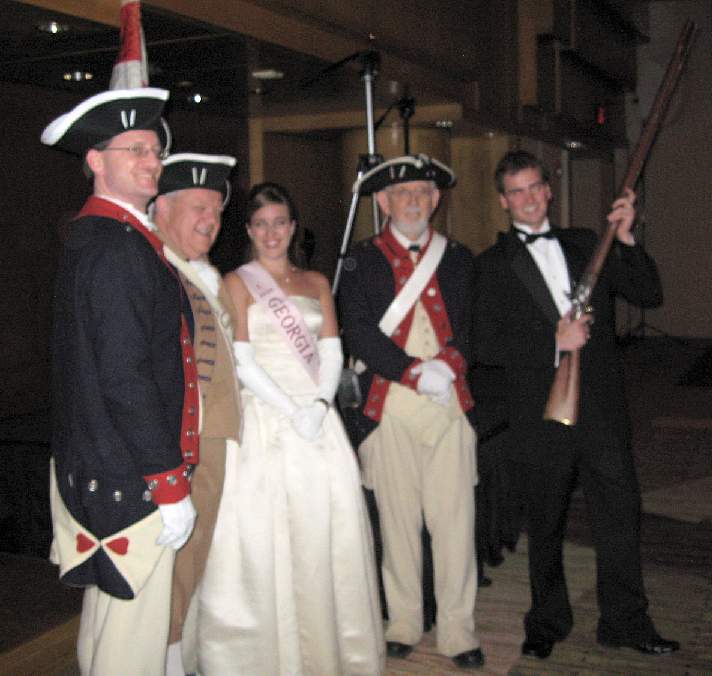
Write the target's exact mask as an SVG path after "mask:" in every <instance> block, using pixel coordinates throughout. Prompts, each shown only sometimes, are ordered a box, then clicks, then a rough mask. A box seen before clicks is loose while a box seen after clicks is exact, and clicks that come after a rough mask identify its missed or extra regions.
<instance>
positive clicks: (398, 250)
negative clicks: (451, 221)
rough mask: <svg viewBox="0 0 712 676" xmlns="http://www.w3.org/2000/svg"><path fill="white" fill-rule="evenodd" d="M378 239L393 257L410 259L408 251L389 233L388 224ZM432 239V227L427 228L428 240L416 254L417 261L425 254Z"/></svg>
mask: <svg viewBox="0 0 712 676" xmlns="http://www.w3.org/2000/svg"><path fill="white" fill-rule="evenodd" d="M380 237H381V238H382V239H383V243H384V244H385V245H386V246H387V247H388V248H389V249H390V250H391V251H393V253H394V255H395V256H397V257H398V258H408V259H410V252H409V251H408V249H406V248H404V247H403V245H402V244H401V243H400V242H399V241H398V240H397V239H396V237H395V235H394V234H393V233H392V232H391V226H390V224H389V225H387V226H386V227H385V228H384V229H383V232H382V233H381V234H380ZM432 239H433V229H432V227H430V226H428V239H427V241H426V242H425V244H423V246H422V247H421V249H420V252H419V254H418V256H419V258H418V260H420V256H422V255H423V254H424V253H425V252H426V250H427V248H428V247H429V246H430V242H431V241H432Z"/></svg>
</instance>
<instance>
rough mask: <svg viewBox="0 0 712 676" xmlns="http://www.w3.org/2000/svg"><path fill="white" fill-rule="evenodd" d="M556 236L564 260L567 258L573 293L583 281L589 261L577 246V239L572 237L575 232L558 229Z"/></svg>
mask: <svg viewBox="0 0 712 676" xmlns="http://www.w3.org/2000/svg"><path fill="white" fill-rule="evenodd" d="M556 234H557V237H558V238H559V243H560V244H561V249H562V250H563V252H564V258H566V266H567V267H568V269H569V279H570V280H571V291H573V290H574V287H575V286H576V284H577V283H578V282H579V281H581V275H582V274H583V271H584V270H585V269H586V263H588V260H587V258H586V255H585V253H584V252H583V251H581V249H580V248H579V247H578V246H577V245H576V242H575V238H574V237H572V236H573V235H574V234H575V233H574V232H572V231H570V230H566V229H562V228H556Z"/></svg>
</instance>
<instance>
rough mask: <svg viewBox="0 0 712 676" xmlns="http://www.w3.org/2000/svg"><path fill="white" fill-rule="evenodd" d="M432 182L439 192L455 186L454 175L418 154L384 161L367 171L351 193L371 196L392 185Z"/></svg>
mask: <svg viewBox="0 0 712 676" xmlns="http://www.w3.org/2000/svg"><path fill="white" fill-rule="evenodd" d="M408 181H433V182H434V183H435V185H436V186H437V187H438V188H440V189H441V190H443V189H446V188H451V187H452V186H453V185H455V174H454V173H453V172H452V169H450V167H446V166H445V165H444V164H443V163H442V162H439V161H438V160H436V159H435V158H433V157H429V156H428V155H424V154H423V153H420V154H418V155H404V156H403V157H394V158H393V159H392V160H386V161H385V162H382V163H381V164H379V165H377V166H375V167H374V168H373V169H370V170H369V171H367V172H366V173H365V174H364V175H363V176H362V177H361V178H360V179H359V180H358V181H356V183H354V187H353V192H358V193H359V194H361V195H371V194H373V193H374V192H379V191H381V190H383V189H384V188H386V187H387V186H389V185H393V184H394V183H406V182H408Z"/></svg>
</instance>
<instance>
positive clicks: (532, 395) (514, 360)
mask: <svg viewBox="0 0 712 676" xmlns="http://www.w3.org/2000/svg"><path fill="white" fill-rule="evenodd" d="M554 230H555V232H556V234H557V235H558V238H559V241H560V243H561V247H562V249H563V252H564V255H565V258H566V262H567V265H568V269H569V277H570V279H571V282H572V284H573V285H575V284H576V281H577V280H578V279H579V278H580V276H581V274H582V272H583V270H584V268H585V266H586V263H587V262H588V260H589V258H590V256H591V253H592V252H593V249H594V247H595V245H596V235H595V234H594V233H593V232H592V231H590V230H583V229H560V228H554ZM475 269H476V273H475V275H476V292H475V313H474V335H475V340H474V342H475V354H476V359H477V361H478V362H482V363H484V364H490V365H498V366H503V367H504V370H505V379H506V392H507V407H508V414H509V422H510V426H511V428H512V430H513V431H514V432H515V433H517V432H518V433H519V436H520V437H521V439H519V440H518V446H520V447H521V446H522V443H521V442H522V439H524V438H526V437H527V434H530V433H531V432H532V431H535V430H536V429H537V426H539V425H541V424H542V422H541V421H542V413H543V411H544V406H545V403H546V400H547V397H548V393H549V387H550V385H551V383H552V381H553V378H554V371H555V367H554V360H555V334H556V324H557V322H558V320H559V313H558V310H557V308H556V305H555V303H554V300H553V298H552V297H551V294H550V292H549V290H548V287H547V286H546V282H545V281H544V278H543V277H542V275H541V273H540V272H539V269H538V267H537V265H536V263H535V262H534V259H533V258H532V256H531V255H530V254H529V252H528V251H527V248H526V246H525V245H524V244H523V243H522V242H521V241H520V239H519V237H517V235H516V234H515V233H513V232H512V231H510V232H507V233H502V234H501V235H500V237H499V240H498V241H497V243H496V244H495V245H494V246H492V247H491V248H489V249H487V250H486V251H485V252H483V253H482V254H480V255H479V256H478V257H477V258H476V260H475ZM616 295H621V296H623V297H624V298H625V299H626V300H628V301H629V302H631V303H633V304H635V305H638V306H642V307H653V306H656V305H659V304H660V303H661V302H662V290H661V286H660V280H659V278H658V274H657V269H656V267H655V263H654V262H653V260H652V259H651V258H650V257H649V256H648V255H647V254H646V253H645V251H644V250H643V249H642V247H640V246H639V245H634V246H632V247H627V246H623V245H620V244H618V243H616V244H615V245H614V247H613V249H612V251H611V253H610V254H609V256H608V259H607V261H606V264H605V266H604V268H603V270H602V272H601V275H600V277H599V280H598V283H597V285H596V287H595V290H594V293H593V297H592V301H591V304H592V305H593V307H594V316H595V323H594V324H593V326H592V327H591V338H590V340H589V341H588V343H587V344H586V346H585V347H584V348H583V350H582V351H581V402H580V414H579V424H578V426H577V427H578V428H579V429H585V428H586V427H598V426H601V425H605V426H606V427H609V428H610V429H611V430H614V431H615V433H616V434H618V435H620V436H621V439H622V440H623V439H626V440H627V438H628V431H627V427H628V425H627V413H626V404H625V394H624V388H623V377H622V365H621V361H620V356H619V354H618V347H617V345H616V339H615V324H614V320H615V303H614V298H615V296H616ZM519 450H520V452H522V453H527V452H528V450H527V444H524V447H523V448H520V449H519Z"/></svg>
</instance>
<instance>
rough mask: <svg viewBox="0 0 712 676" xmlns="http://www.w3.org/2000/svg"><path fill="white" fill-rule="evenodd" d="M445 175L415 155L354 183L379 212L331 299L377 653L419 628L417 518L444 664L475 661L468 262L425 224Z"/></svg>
mask: <svg viewBox="0 0 712 676" xmlns="http://www.w3.org/2000/svg"><path fill="white" fill-rule="evenodd" d="M454 182H455V177H454V175H453V173H452V171H451V170H450V169H449V168H448V167H446V166H444V165H443V164H441V163H440V162H438V161H437V160H434V159H432V158H430V157H428V156H426V155H415V156H405V157H399V158H396V159H393V160H389V161H387V162H383V163H382V164H380V165H378V166H377V167H375V168H374V169H372V170H370V171H369V172H367V173H366V174H364V176H363V177H362V178H361V179H360V182H359V184H358V185H357V189H358V190H359V192H360V194H361V195H369V194H373V193H377V200H378V204H379V206H380V208H381V210H382V211H383V213H384V214H385V215H386V216H387V217H388V222H387V224H386V226H385V227H384V229H383V232H382V233H381V234H379V235H377V236H375V237H373V238H371V239H369V240H367V241H364V242H359V243H358V244H357V245H355V247H354V248H353V250H352V252H351V253H350V255H349V256H348V257H347V258H346V259H345V261H344V267H343V277H342V282H341V284H342V285H341V293H340V296H339V306H340V311H341V319H342V324H343V329H344V338H345V341H346V343H347V346H348V351H349V354H350V355H351V356H352V357H353V358H354V359H356V360H359V362H360V363H359V364H358V368H357V370H358V371H361V372H360V375H359V384H360V389H361V392H362V393H363V398H364V400H363V402H362V404H361V405H360V407H359V408H358V410H356V411H354V410H351V411H348V412H347V413H346V418H347V424H348V425H349V427H350V432H351V435H352V440H353V441H355V443H356V444H357V446H358V450H359V456H360V459H361V467H362V473H363V483H364V485H365V486H366V487H367V488H369V489H371V490H373V491H374V494H375V497H376V503H377V505H378V511H379V519H380V526H381V536H382V540H383V564H382V572H383V584H384V589H385V593H386V600H387V604H388V615H389V623H388V627H387V630H386V640H387V648H388V655H389V656H390V657H394V658H405V657H407V656H408V655H409V654H410V653H411V651H412V650H413V647H414V645H415V644H417V643H418V642H419V640H420V638H421V636H422V632H423V598H422V580H421V578H422V552H421V530H422V527H423V520H425V525H426V526H427V528H428V530H429V531H430V534H431V538H432V550H433V569H434V580H435V596H436V599H437V618H436V624H437V649H438V651H439V652H440V653H442V654H443V655H446V656H448V657H451V658H452V660H453V662H454V663H455V664H456V666H458V667H460V668H465V669H474V668H478V667H481V666H482V665H483V664H484V655H483V653H482V650H481V649H480V643H479V639H478V638H477V635H476V633H475V622H474V608H475V594H476V590H477V570H476V563H475V549H474V542H473V533H474V523H475V509H474V498H473V490H472V488H473V485H474V484H475V483H476V477H477V470H476V461H475V443H476V442H475V433H474V429H473V426H472V423H471V422H470V421H469V420H468V415H471V414H472V412H473V401H472V397H471V394H470V392H469V389H468V386H467V382H466V375H467V369H468V362H469V360H470V350H471V333H472V327H471V324H472V321H471V318H472V305H473V297H472V292H473V287H474V284H473V260H472V255H471V254H470V252H469V250H468V249H467V248H466V247H464V246H462V245H461V244H458V243H457V242H454V241H452V240H449V239H447V238H446V237H444V236H443V235H440V234H439V233H437V232H435V230H434V229H433V228H432V227H431V226H430V218H431V216H432V215H433V213H434V211H435V209H436V207H437V205H438V202H439V200H440V190H441V189H445V188H449V187H451V186H452V185H453V184H454Z"/></svg>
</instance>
